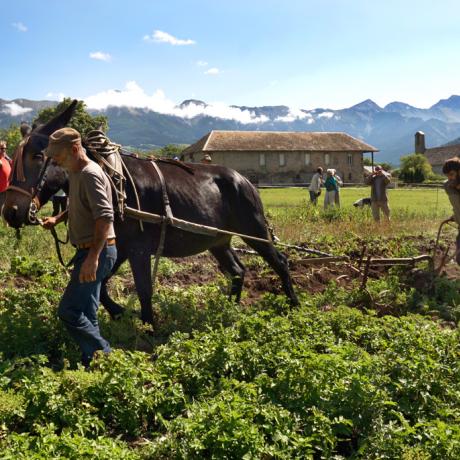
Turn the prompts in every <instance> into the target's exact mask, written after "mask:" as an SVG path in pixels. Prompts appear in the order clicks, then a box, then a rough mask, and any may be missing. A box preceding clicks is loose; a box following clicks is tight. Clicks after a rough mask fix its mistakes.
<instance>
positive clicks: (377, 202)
mask: <svg viewBox="0 0 460 460" xmlns="http://www.w3.org/2000/svg"><path fill="white" fill-rule="evenodd" d="M389 183H390V175H389V174H388V173H387V172H385V171H384V170H383V169H382V167H381V166H379V165H377V166H376V167H375V168H374V172H373V173H372V174H371V175H370V176H369V177H367V178H366V184H367V185H370V186H371V209H372V216H373V217H374V220H375V221H376V222H379V221H380V210H382V211H383V214H384V216H385V218H386V220H387V221H389V220H390V207H389V206H388V195H387V187H388V184H389Z"/></svg>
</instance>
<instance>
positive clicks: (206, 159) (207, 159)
mask: <svg viewBox="0 0 460 460" xmlns="http://www.w3.org/2000/svg"><path fill="white" fill-rule="evenodd" d="M201 163H204V164H211V163H212V158H211V155H208V154H206V155H204V156H203V158H202V159H201Z"/></svg>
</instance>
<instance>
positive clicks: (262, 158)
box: [259, 153, 265, 166]
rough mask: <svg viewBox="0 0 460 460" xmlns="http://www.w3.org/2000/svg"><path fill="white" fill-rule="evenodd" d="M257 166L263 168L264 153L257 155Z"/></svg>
mask: <svg viewBox="0 0 460 460" xmlns="http://www.w3.org/2000/svg"><path fill="white" fill-rule="evenodd" d="M259 166H265V153H259Z"/></svg>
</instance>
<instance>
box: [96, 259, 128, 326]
mask: <svg viewBox="0 0 460 460" xmlns="http://www.w3.org/2000/svg"><path fill="white" fill-rule="evenodd" d="M125 260H126V256H124V255H121V254H120V253H118V255H117V260H116V262H115V264H114V266H113V268H112V271H111V272H110V275H109V276H107V278H105V279H104V280H103V281H102V285H101V296H100V301H101V304H102V305H103V306H104V308H105V309H106V310H107V312H108V313H109V315H110V317H111V318H112V319H120V317H121V315H123V313H124V311H125V309H124V308H123V307H122V306H121V305H119V304H118V303H116V302H114V301H113V300H112V299H111V298H110V296H109V293H108V291H107V282H108V281H109V279H110V278H111V277H112V276H113V275H114V274H115V273H116V272H117V270H118V269H119V268H120V265H121V264H122V263H123V262H124V261H125Z"/></svg>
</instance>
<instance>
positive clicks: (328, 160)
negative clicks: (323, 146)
mask: <svg viewBox="0 0 460 460" xmlns="http://www.w3.org/2000/svg"><path fill="white" fill-rule="evenodd" d="M330 163H331V156H330V155H329V153H325V154H324V164H325V165H329V164H330Z"/></svg>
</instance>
